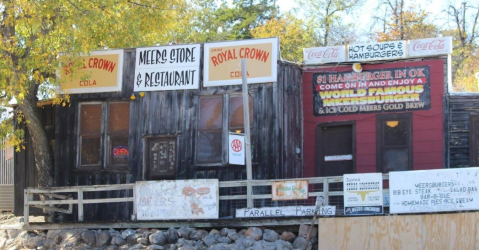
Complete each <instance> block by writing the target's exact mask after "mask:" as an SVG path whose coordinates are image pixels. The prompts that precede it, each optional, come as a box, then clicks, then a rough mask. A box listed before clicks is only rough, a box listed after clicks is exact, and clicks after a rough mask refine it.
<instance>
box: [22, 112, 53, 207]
mask: <svg viewBox="0 0 479 250" xmlns="http://www.w3.org/2000/svg"><path fill="white" fill-rule="evenodd" d="M38 112H40V114H41V117H42V123H43V126H44V128H45V131H46V133H47V138H48V141H49V142H50V143H51V146H52V147H53V145H54V144H55V107H54V106H52V105H51V104H47V105H44V106H42V105H41V106H40V107H38ZM20 126H22V127H23V128H24V129H25V126H24V124H22V125H20ZM23 145H24V146H25V150H21V151H20V152H15V154H14V162H15V163H14V164H15V168H14V185H15V190H14V193H15V209H14V213H15V215H17V216H20V215H23V196H24V195H23V191H24V189H25V188H27V187H37V186H38V183H37V170H36V168H35V155H34V154H35V152H34V151H33V147H32V139H31V138H30V133H29V132H28V129H25V142H24V144H23ZM30 213H31V214H33V215H35V214H38V213H41V210H39V209H36V208H31V209H30Z"/></svg>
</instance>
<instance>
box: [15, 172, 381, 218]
mask: <svg viewBox="0 0 479 250" xmlns="http://www.w3.org/2000/svg"><path fill="white" fill-rule="evenodd" d="M388 179H389V175H388V174H384V175H383V180H388ZM298 180H307V181H308V183H309V185H310V186H311V185H314V184H322V185H321V186H322V188H321V190H320V191H310V192H309V193H308V196H309V197H313V198H315V197H317V196H318V195H323V197H324V198H325V202H326V204H328V201H329V198H330V197H331V196H342V195H343V191H342V190H341V191H331V190H330V185H331V184H334V183H341V182H343V177H342V176H334V177H311V178H297V179H278V180H251V181H250V185H251V186H252V187H253V188H254V187H271V184H272V182H274V181H298ZM247 185H248V181H247V180H241V181H220V182H219V188H220V189H221V188H239V187H245V188H246V187H247ZM134 188H135V184H134V183H131V184H117V185H95V186H76V187H53V188H27V189H25V204H24V206H25V208H24V209H25V210H24V216H25V219H24V221H25V223H28V217H29V215H30V213H29V208H30V207H37V208H41V209H46V210H50V211H55V212H60V213H68V214H71V213H72V210H73V209H72V206H73V205H78V221H83V220H84V213H83V205H84V204H95V203H114V202H135V198H134V195H135V192H134ZM115 190H116V191H119V190H133V192H131V193H132V194H133V195H132V196H131V197H123V198H104V199H83V196H84V195H83V193H84V192H104V191H115ZM383 192H384V193H387V192H388V189H384V190H383ZM65 193H67V195H65ZM73 193H76V194H77V199H73V197H72V194H73ZM244 193H245V194H236V195H220V197H219V200H220V201H228V200H246V201H248V200H249V202H250V204H254V200H257V199H271V198H272V195H271V192H268V193H264V194H252V195H250V196H248V195H247V194H246V192H244ZM34 194H38V195H41V196H44V197H48V198H49V199H45V200H41V201H35V200H33V195H34ZM54 199H59V200H54ZM65 204H67V205H69V206H68V209H64V208H57V207H55V205H65ZM244 204H245V205H246V204H247V202H245V203H244ZM133 208H134V211H133V214H136V211H135V209H136V208H135V206H133Z"/></svg>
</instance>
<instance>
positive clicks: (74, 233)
mask: <svg viewBox="0 0 479 250" xmlns="http://www.w3.org/2000/svg"><path fill="white" fill-rule="evenodd" d="M302 227H303V226H302ZM306 227H307V226H306ZM308 228H309V227H308ZM301 231H303V232H304V227H303V230H301V229H300V233H299V236H297V235H296V234H294V233H292V232H288V231H285V232H283V233H282V234H281V235H280V234H278V233H277V232H276V231H274V230H270V229H264V228H259V227H251V228H248V229H243V230H240V231H237V230H236V229H228V228H223V229H221V230H220V231H218V230H216V229H213V230H211V231H209V232H208V231H206V230H203V229H195V228H186V227H182V228H179V229H175V228H169V229H168V230H158V229H146V228H140V229H137V230H133V229H126V230H122V231H117V230H114V229H110V230H86V229H62V230H49V231H22V230H2V231H0V249H8V250H14V249H15V250H16V249H38V250H43V249H58V250H67V249H101V250H119V249H148V250H156V249H165V250H166V249H167V250H229V249H231V250H263V249H265V250H283V249H284V250H294V249H300V250H304V249H305V247H306V244H307V242H306V235H305V234H304V233H301ZM314 231H315V232H317V231H316V230H314ZM315 232H313V234H312V235H311V240H310V242H309V245H308V249H312V248H313V246H314V249H317V242H318V240H317V236H316V233H315Z"/></svg>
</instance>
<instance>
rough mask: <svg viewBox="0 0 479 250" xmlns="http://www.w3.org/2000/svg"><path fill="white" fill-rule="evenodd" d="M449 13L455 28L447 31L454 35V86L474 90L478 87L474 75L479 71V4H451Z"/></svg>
mask: <svg viewBox="0 0 479 250" xmlns="http://www.w3.org/2000/svg"><path fill="white" fill-rule="evenodd" d="M447 13H448V14H449V17H450V18H451V19H452V23H453V28H452V29H451V30H448V31H446V32H449V33H450V34H451V33H452V35H453V37H454V41H453V42H454V51H453V62H452V66H453V73H452V75H453V76H454V86H456V87H457V88H459V89H460V90H463V91H474V90H476V89H477V87H476V86H477V85H476V84H474V82H475V81H476V79H475V78H474V75H475V73H476V72H479V55H478V52H479V44H478V38H479V23H478V21H479V4H477V3H476V5H475V6H474V5H472V4H470V3H467V2H462V3H461V5H460V7H459V6H454V5H452V4H451V5H449V7H448V11H447Z"/></svg>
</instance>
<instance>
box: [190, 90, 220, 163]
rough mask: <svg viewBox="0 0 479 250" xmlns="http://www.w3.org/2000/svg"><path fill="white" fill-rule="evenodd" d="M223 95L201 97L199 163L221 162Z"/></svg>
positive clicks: (197, 157) (197, 159)
mask: <svg viewBox="0 0 479 250" xmlns="http://www.w3.org/2000/svg"><path fill="white" fill-rule="evenodd" d="M222 125H223V96H214V97H204V98H200V117H199V122H198V144H197V145H198V146H197V151H196V152H197V154H196V161H197V162H198V163H215V162H221V156H222V131H223V129H222V127H223V126H222Z"/></svg>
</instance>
